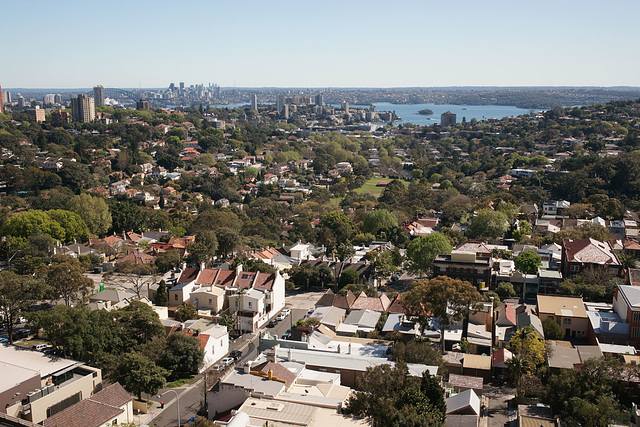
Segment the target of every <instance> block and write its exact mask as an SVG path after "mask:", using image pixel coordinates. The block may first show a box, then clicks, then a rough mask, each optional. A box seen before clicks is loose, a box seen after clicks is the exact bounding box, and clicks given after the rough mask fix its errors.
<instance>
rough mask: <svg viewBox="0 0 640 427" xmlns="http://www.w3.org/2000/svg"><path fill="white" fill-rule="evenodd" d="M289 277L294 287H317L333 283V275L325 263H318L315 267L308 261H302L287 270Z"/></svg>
mask: <svg viewBox="0 0 640 427" xmlns="http://www.w3.org/2000/svg"><path fill="white" fill-rule="evenodd" d="M289 278H290V280H291V281H292V282H293V283H294V284H295V285H296V287H298V288H300V287H308V286H314V287H319V286H322V285H329V284H332V283H334V281H335V277H334V276H333V272H332V271H331V268H330V267H329V266H328V265H327V264H324V263H323V264H320V265H318V266H317V267H314V265H313V264H312V263H310V262H305V263H302V264H301V265H299V266H295V267H293V268H291V269H290V270H289Z"/></svg>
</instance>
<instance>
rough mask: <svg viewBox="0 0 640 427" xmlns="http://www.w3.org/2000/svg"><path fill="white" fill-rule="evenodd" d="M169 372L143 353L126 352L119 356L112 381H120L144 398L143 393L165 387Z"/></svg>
mask: <svg viewBox="0 0 640 427" xmlns="http://www.w3.org/2000/svg"><path fill="white" fill-rule="evenodd" d="M168 374H169V372H168V371H167V370H166V369H163V368H161V367H159V366H157V365H156V364H155V363H153V362H152V361H151V360H149V358H147V357H145V356H144V355H143V354H142V353H138V352H132V353H126V354H124V355H123V356H122V357H120V358H119V362H118V364H117V367H116V369H115V370H114V371H113V373H112V374H111V381H113V382H119V383H120V384H122V387H124V388H125V390H127V391H128V392H129V393H132V394H135V395H136V396H138V399H140V400H142V393H143V392H144V393H147V394H151V395H154V394H156V393H157V392H158V390H160V389H161V388H162V387H164V384H165V382H166V376H167V375H168Z"/></svg>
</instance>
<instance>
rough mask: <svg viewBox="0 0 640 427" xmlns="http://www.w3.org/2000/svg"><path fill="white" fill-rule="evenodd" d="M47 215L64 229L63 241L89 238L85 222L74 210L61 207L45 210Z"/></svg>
mask: <svg viewBox="0 0 640 427" xmlns="http://www.w3.org/2000/svg"><path fill="white" fill-rule="evenodd" d="M47 215H49V217H51V219H53V220H54V221H56V222H57V223H58V224H60V226H61V227H62V228H63V229H64V238H63V239H62V241H63V242H73V241H76V240H78V241H81V242H86V241H87V240H89V228H88V227H87V223H86V222H85V221H84V219H82V217H80V215H78V214H77V213H75V212H71V211H65V210H62V209H52V210H49V211H47Z"/></svg>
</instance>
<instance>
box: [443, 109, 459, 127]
mask: <svg viewBox="0 0 640 427" xmlns="http://www.w3.org/2000/svg"><path fill="white" fill-rule="evenodd" d="M455 124H456V115H455V114H453V113H452V112H451V111H447V112H446V113H442V114H441V115H440V125H441V126H449V125H455Z"/></svg>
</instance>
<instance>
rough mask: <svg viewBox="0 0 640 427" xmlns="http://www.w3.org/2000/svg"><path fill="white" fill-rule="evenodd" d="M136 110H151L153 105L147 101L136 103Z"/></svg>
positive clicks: (142, 100)
mask: <svg viewBox="0 0 640 427" xmlns="http://www.w3.org/2000/svg"><path fill="white" fill-rule="evenodd" d="M136 110H151V103H150V102H149V101H147V100H146V99H141V100H140V101H138V102H136Z"/></svg>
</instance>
